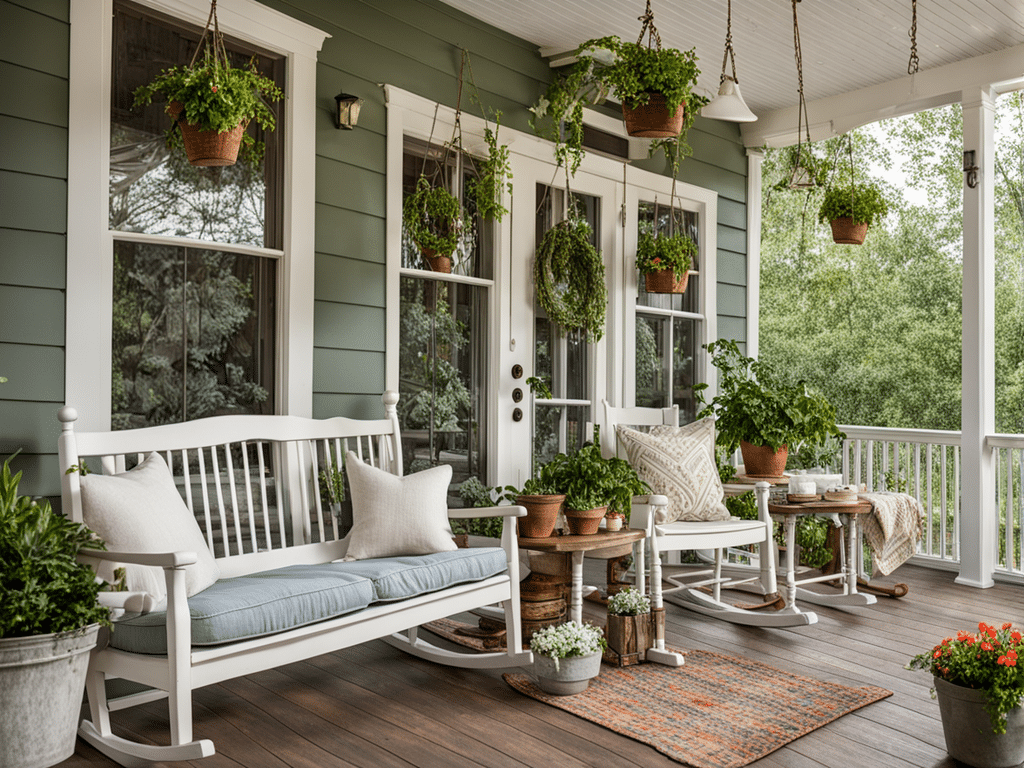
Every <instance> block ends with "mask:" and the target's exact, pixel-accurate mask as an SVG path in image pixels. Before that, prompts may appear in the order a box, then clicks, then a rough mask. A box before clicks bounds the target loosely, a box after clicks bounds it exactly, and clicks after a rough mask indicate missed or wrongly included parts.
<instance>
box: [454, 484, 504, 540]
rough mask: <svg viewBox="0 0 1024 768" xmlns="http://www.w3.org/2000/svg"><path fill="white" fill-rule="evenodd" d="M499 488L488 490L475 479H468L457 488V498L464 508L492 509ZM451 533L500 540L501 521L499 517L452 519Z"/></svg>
mask: <svg viewBox="0 0 1024 768" xmlns="http://www.w3.org/2000/svg"><path fill="white" fill-rule="evenodd" d="M500 490H501V489H500V488H489V487H487V486H486V485H484V484H483V483H482V482H480V479H479V478H477V477H468V478H466V479H465V480H463V481H462V484H461V485H460V486H459V498H460V499H462V503H463V504H464V505H465V506H466V507H477V508H482V507H493V506H494V505H495V500H494V497H495V495H496V494H497V493H498V492H499V491H500ZM450 522H451V525H452V532H453V533H454V534H455V535H456V536H458V535H460V534H468V535H469V536H486V537H488V538H491V539H498V538H501V528H502V524H503V519H502V518H500V517H471V518H454V519H452V520H451V521H450Z"/></svg>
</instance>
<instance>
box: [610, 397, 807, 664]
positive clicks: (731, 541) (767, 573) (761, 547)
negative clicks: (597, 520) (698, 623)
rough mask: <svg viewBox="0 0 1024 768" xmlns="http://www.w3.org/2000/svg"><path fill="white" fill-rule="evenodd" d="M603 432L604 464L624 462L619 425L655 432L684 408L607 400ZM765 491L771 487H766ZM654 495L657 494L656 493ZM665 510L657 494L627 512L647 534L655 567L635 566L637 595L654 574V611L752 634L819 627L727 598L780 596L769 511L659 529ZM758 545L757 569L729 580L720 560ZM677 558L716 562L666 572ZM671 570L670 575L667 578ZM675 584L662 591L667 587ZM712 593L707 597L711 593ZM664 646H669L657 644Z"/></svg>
mask: <svg viewBox="0 0 1024 768" xmlns="http://www.w3.org/2000/svg"><path fill="white" fill-rule="evenodd" d="M603 404H604V427H603V429H602V430H601V449H602V453H603V454H604V455H605V456H606V457H610V456H619V458H623V459H624V458H627V457H626V456H625V452H624V451H623V450H622V449H621V448H620V446H619V445H618V438H617V435H616V429H615V428H616V426H618V425H624V426H629V427H652V426H657V425H668V426H673V427H676V426H679V407H678V406H676V405H673V406H671V407H669V408H641V407H635V408H616V407H613V406H612V405H610V404H609V403H608V401H607V400H605V401H603ZM763 485H764V486H765V487H766V488H767V483H764V484H763ZM654 490H655V491H656V490H657V489H654ZM667 504H668V499H667V498H666V497H665V496H662V495H658V494H653V495H650V496H647V497H639V496H638V497H636V498H635V499H634V500H633V505H632V510H631V512H630V518H629V525H630V527H631V528H641V529H643V530H644V531H646V533H647V537H646V539H644V541H643V542H642V544H643V548H642V549H641V548H639V547H638V550H640V552H641V554H643V551H642V550H646V554H647V557H649V560H650V564H649V566H647V565H646V564H645V563H644V562H643V559H642V558H638V562H637V564H636V579H637V588H638V589H639V590H640V591H641V592H643V591H644V590H645V587H646V585H645V578H646V577H647V575H648V574H646V573H645V570H646V568H649V571H650V573H649V577H650V581H651V602H652V607H654V608H661V607H662V601H663V600H664V601H667V602H670V603H672V604H674V605H679V606H681V607H683V608H687V609H689V610H691V611H697V612H698V613H702V614H704V615H707V616H714V617H715V618H718V619H722V620H723V621H728V622H732V623H733V624H744V625H748V626H754V627H791V626H800V625H807V624H814V623H815V622H817V620H818V617H817V616H816V615H815V614H814V613H808V612H802V611H800V610H799V608H797V607H796V606H795V605H787V606H785V607H784V608H782V609H781V610H774V611H773V610H754V609H751V608H747V607H742V606H737V605H733V604H731V603H728V602H726V601H724V600H723V599H722V590H723V589H738V588H739V589H746V590H751V591H753V592H755V593H757V594H760V595H763V596H766V597H767V596H771V597H777V596H778V585H777V581H776V577H775V560H776V547H775V542H774V540H773V537H772V522H771V519H770V518H769V517H768V514H767V512H768V510H767V505H758V509H759V517H758V519H757V520H740V519H738V518H730V519H729V520H721V521H713V522H684V521H676V522H672V523H664V524H661V523H657V522H655V521H656V519H657V513H658V510H659V508H664V507H665V506H667ZM744 546H754V547H756V548H757V553H758V557H757V561H758V564H757V566H756V567H755V566H749V565H748V566H743V567H742V568H733V569H730V573H733V574H734V573H736V572H737V571H739V575H738V576H737V575H727V573H726V572H724V571H723V560H724V557H723V553H724V552H725V551H727V550H728V549H729V548H731V547H744ZM679 551H696V552H702V551H711V552H713V553H714V562H713V564H712V565H711V567H710V568H705V567H698V568H696V569H695V568H694V567H693V566H688V565H681V566H675V565H666V564H665V563H663V562H662V556H663V554H665V553H668V552H679ZM667 568H671V569H672V571H673V572H672V573H670V574H668V575H665V574H664V573H663V571H664V570H665V569H667ZM663 580H664V581H665V582H666V583H668V584H670V585H671V586H670V587H669V588H663V587H662V581H663ZM708 589H710V594H709V593H708V592H707V591H706V590H708ZM660 642H661V643H662V647H664V646H663V644H664V641H663V640H662V641H660Z"/></svg>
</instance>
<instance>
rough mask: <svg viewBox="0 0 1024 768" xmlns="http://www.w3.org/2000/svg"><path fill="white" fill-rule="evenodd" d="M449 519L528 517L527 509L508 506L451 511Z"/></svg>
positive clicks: (514, 505) (515, 505) (466, 508)
mask: <svg viewBox="0 0 1024 768" xmlns="http://www.w3.org/2000/svg"><path fill="white" fill-rule="evenodd" d="M448 517H450V518H453V519H455V520H469V519H471V518H474V517H526V507H521V506H519V505H518V504H506V505H503V506H500V507H464V508H462V509H449V510H448Z"/></svg>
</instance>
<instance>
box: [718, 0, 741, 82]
mask: <svg viewBox="0 0 1024 768" xmlns="http://www.w3.org/2000/svg"><path fill="white" fill-rule="evenodd" d="M726 9H727V10H726V22H725V56H723V57H722V77H721V78H720V79H719V81H718V84H719V85H721V84H722V83H724V82H725V81H726V80H727V79H729V76H728V75H727V74H725V67H726V64H728V63H729V61H732V78H731V79H732V81H733V82H734V83H739V80H737V79H736V52H735V51H734V50H733V48H732V0H729V2H728V4H727V5H726Z"/></svg>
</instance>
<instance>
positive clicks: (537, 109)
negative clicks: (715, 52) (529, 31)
mask: <svg viewBox="0 0 1024 768" xmlns="http://www.w3.org/2000/svg"><path fill="white" fill-rule="evenodd" d="M605 52H607V53H605ZM609 54H610V56H609ZM699 75H700V70H699V69H698V68H697V56H696V54H695V53H694V51H693V49H692V48H691V49H690V50H689V51H679V50H676V49H675V48H657V47H650V46H647V45H642V44H640V43H633V42H628V41H623V40H620V39H619V38H618V37H615V36H610V37H601V38H596V39H593V40H587V41H586V42H585V43H583V44H582V45H581V46H580V47H579V48H577V49H576V61H575V62H574V63H573V64H571V65H569V66H568V67H566V68H564V69H563V70H562V71H561V72H559V73H558V75H557V76H556V77H555V79H554V81H553V82H552V83H551V85H549V86H548V88H547V90H546V91H545V93H544V95H543V96H542V97H541V98H540V99H539V100H538V101H537V103H536V104H535V105H534V106H533V107H532V108H531V110H530V111H531V112H532V113H533V114H532V117H531V118H530V123H531V125H532V126H533V128H534V130H535V131H537V132H538V133H539V134H540V135H542V136H545V137H546V138H548V139H551V140H552V141H554V142H555V159H556V161H557V163H558V164H559V165H560V166H563V167H565V168H566V170H567V171H568V172H569V174H570V175H572V174H575V173H576V171H577V170H578V169H579V165H580V162H581V161H582V160H583V157H584V155H585V154H586V153H585V152H584V150H583V107H584V106H586V105H588V104H600V103H602V102H603V101H604V100H605V99H606V98H607V96H608V94H609V92H610V91H611V90H614V91H615V94H616V98H618V99H619V100H620V101H621V102H622V103H623V104H625V105H626V106H628V107H629V108H631V109H635V108H636V107H638V106H640V105H643V104H646V103H647V102H648V100H649V99H650V95H651V94H652V93H660V94H662V95H663V96H664V97H665V100H666V102H667V104H666V106H667V107H668V111H669V112H670V113H674V112H675V111H676V109H678V108H679V106H680V105H681V104H683V105H685V107H686V111H685V116H684V120H683V129H682V132H681V133H680V134H679V137H678V141H679V143H680V145H681V154H683V155H689V154H692V150H691V149H690V147H689V144H687V142H686V133H687V131H688V130H689V128H690V126H692V125H693V120H694V117H696V114H697V112H698V111H699V110H700V108H701V107H702V106H703V105H704V104H706V103H707V99H706V98H704V97H703V96H700V95H698V94H696V93H694V92H693V88H694V86H695V85H696V82H697V77H698V76H699ZM547 118H550V122H548V121H547ZM659 146H660V145H659Z"/></svg>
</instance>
